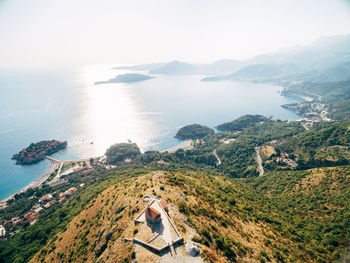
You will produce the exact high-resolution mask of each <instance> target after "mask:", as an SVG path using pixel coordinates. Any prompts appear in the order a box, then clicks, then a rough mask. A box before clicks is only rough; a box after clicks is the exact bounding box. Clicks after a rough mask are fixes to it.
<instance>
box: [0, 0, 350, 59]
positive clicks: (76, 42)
mask: <svg viewBox="0 0 350 263" xmlns="http://www.w3.org/2000/svg"><path fill="white" fill-rule="evenodd" d="M0 33H1V35H0V65H1V66H13V65H38V64H39V65H40V64H43V65H44V64H53V65H62V64H63V65H65V64H70V65H76V64H82V63H119V64H123V63H144V62H155V61H169V60H174V59H177V60H185V61H192V62H210V61H214V60H217V59H222V58H232V59H244V58H248V57H251V56H254V55H257V54H260V53H264V52H270V51H274V50H276V49H279V48H283V47H288V46H291V45H295V44H307V43H310V42H311V41H313V40H315V39H316V38H318V37H319V36H326V35H338V34H349V33H350V2H349V1H346V0H139V1H136V0H110V1H107V0H94V1H93V0H30V1H29V0H0Z"/></svg>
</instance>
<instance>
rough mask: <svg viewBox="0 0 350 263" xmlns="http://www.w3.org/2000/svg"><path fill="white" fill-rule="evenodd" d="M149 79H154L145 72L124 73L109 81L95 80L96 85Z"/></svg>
mask: <svg viewBox="0 0 350 263" xmlns="http://www.w3.org/2000/svg"><path fill="white" fill-rule="evenodd" d="M148 79H153V77H151V76H148V75H143V74H136V73H132V74H122V75H118V76H116V77H115V78H113V79H110V80H107V81H98V82H95V85H99V84H108V83H132V82H138V81H144V80H148Z"/></svg>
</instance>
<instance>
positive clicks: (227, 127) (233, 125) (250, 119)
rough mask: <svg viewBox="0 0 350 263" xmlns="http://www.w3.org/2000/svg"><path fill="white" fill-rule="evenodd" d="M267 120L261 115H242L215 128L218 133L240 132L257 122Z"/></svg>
mask: <svg viewBox="0 0 350 263" xmlns="http://www.w3.org/2000/svg"><path fill="white" fill-rule="evenodd" d="M268 120H269V119H268V118H266V117H264V116H261V115H244V116H242V117H239V118H238V119H236V120H233V121H231V122H227V123H223V124H220V125H218V126H217V127H216V128H217V129H218V130H220V131H241V130H243V129H245V128H248V127H250V126H254V125H255V124H257V123H259V122H265V121H268Z"/></svg>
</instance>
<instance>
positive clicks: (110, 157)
mask: <svg viewBox="0 0 350 263" xmlns="http://www.w3.org/2000/svg"><path fill="white" fill-rule="evenodd" d="M140 154H141V152H140V149H139V147H138V146H137V144H136V143H117V144H114V145H112V146H111V147H109V148H108V149H107V151H106V157H107V162H108V163H110V164H115V163H118V162H121V161H124V160H125V159H127V158H134V157H136V156H138V155H140Z"/></svg>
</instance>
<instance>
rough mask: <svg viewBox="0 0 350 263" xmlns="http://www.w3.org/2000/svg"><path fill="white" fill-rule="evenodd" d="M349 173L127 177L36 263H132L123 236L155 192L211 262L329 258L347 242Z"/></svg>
mask: <svg viewBox="0 0 350 263" xmlns="http://www.w3.org/2000/svg"><path fill="white" fill-rule="evenodd" d="M349 171H350V169H349V167H347V166H345V167H338V168H322V169H312V170H306V171H290V172H275V173H272V174H270V175H269V176H264V177H261V178H256V179H250V180H249V181H248V184H246V182H243V181H242V180H243V179H240V180H237V179H236V180H234V179H226V178H223V177H216V176H210V175H207V174H202V173H196V172H185V171H184V172H177V173H170V172H164V173H158V174H157V175H156V176H153V177H152V178H151V175H152V173H151V174H147V175H144V176H140V177H138V179H134V178H132V179H128V180H125V181H123V182H121V183H117V184H113V185H111V186H109V187H108V188H107V189H106V190H104V191H103V192H101V193H100V194H99V195H98V196H97V197H96V198H95V199H93V200H91V201H90V203H89V204H88V205H87V207H86V209H84V210H83V211H82V212H81V213H80V214H79V215H77V216H76V217H75V218H74V219H73V220H72V221H71V222H70V224H69V225H68V227H67V229H66V230H65V231H64V232H63V233H60V234H58V235H57V236H56V237H55V238H54V239H52V241H50V242H49V243H48V244H47V245H46V247H45V248H44V249H42V250H41V252H40V253H38V254H37V255H36V256H35V258H34V259H33V260H32V262H40V261H42V260H44V262H69V260H72V261H74V262H75V261H78V262H79V261H82V260H88V261H91V262H93V261H94V260H97V259H100V260H101V259H102V260H104V261H111V262H123V261H124V260H125V259H128V260H131V257H132V251H133V247H132V246H131V245H130V244H129V243H124V242H122V237H129V238H132V237H133V236H134V229H136V228H137V226H135V225H134V223H133V218H134V217H135V216H136V214H137V212H138V211H141V210H142V209H143V207H144V206H145V204H144V203H143V202H142V201H141V196H143V195H145V194H149V193H153V194H154V195H158V196H160V197H161V198H162V199H165V200H167V201H168V202H169V204H170V210H171V212H170V213H171V215H172V217H173V218H174V221H175V223H176V225H177V227H178V229H179V230H180V232H181V233H182V235H184V236H185V240H186V235H187V234H189V233H188V227H192V228H194V229H195V230H196V233H197V235H195V236H194V240H195V241H197V242H200V243H202V248H203V251H204V254H203V256H204V258H206V259H207V260H208V261H210V262H227V261H229V259H230V260H231V261H235V260H238V259H243V260H246V262H256V261H257V260H259V261H261V262H267V261H269V260H270V261H272V262H278V261H279V262H316V261H317V262H322V261H330V260H332V259H333V258H336V257H337V255H339V253H340V252H341V250H342V247H343V245H344V243H345V240H348V238H349V237H348V236H347V232H346V231H347V230H346V227H347V226H346V219H348V218H349V211H348V210H346V207H349V199H348V197H347V196H349V189H350V188H349V176H348V174H349ZM162 174H164V175H162ZM244 180H246V179H244ZM160 186H163V187H164V190H160ZM253 188H254V189H255V190H253ZM322 193H326V195H323V194H322ZM122 207H123V208H124V209H123V210H122V211H121V208H122ZM179 212H180V213H179ZM119 216H120V217H121V218H120V219H119V220H118V221H117V222H115V218H116V217H119ZM315 218H317V220H315ZM84 219H85V220H84ZM139 256H140V255H138V257H139ZM139 259H140V258H139ZM152 259H153V260H156V259H157V257H156V256H153V257H152ZM140 262H142V261H141V260H140Z"/></svg>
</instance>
